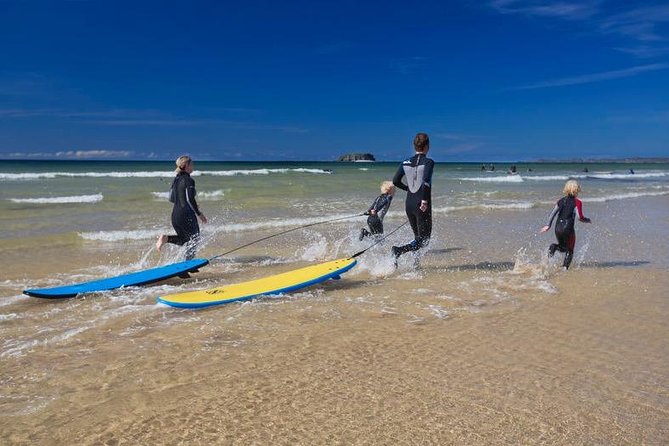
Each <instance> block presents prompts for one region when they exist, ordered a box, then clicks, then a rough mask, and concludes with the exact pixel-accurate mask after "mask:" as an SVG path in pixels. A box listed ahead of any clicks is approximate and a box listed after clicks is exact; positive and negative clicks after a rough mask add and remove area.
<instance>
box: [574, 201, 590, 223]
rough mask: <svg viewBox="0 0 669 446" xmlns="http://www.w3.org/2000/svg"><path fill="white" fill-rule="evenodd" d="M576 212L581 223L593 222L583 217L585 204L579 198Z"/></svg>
mask: <svg viewBox="0 0 669 446" xmlns="http://www.w3.org/2000/svg"><path fill="white" fill-rule="evenodd" d="M576 211H577V212H578V219H579V221H582V222H583V223H590V222H591V221H592V220H590V219H589V218H588V217H586V216H585V215H583V202H582V201H581V200H579V199H578V198H577V199H576Z"/></svg>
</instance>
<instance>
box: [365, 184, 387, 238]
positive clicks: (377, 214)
mask: <svg viewBox="0 0 669 446" xmlns="http://www.w3.org/2000/svg"><path fill="white" fill-rule="evenodd" d="M393 195H395V186H394V185H393V183H392V181H384V182H383V183H381V195H379V196H378V197H376V200H374V203H372V205H371V206H370V207H369V209H367V212H365V214H364V215H369V217H367V225H368V226H369V231H368V230H367V229H366V228H362V229H361V230H360V237H359V239H360V240H362V239H364V238H365V237H368V236H370V235H377V234H383V217H385V216H386V212H388V209H389V208H390V203H391V202H392V201H393Z"/></svg>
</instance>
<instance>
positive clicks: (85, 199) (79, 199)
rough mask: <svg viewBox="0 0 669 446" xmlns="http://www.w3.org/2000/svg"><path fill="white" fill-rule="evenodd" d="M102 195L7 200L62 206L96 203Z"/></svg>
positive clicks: (10, 199) (100, 199)
mask: <svg viewBox="0 0 669 446" xmlns="http://www.w3.org/2000/svg"><path fill="white" fill-rule="evenodd" d="M103 198H104V196H103V195H102V194H93V195H73V196H69V197H43V198H8V200H9V201H11V202H13V203H29V204H62V203H97V202H98V201H102V199H103Z"/></svg>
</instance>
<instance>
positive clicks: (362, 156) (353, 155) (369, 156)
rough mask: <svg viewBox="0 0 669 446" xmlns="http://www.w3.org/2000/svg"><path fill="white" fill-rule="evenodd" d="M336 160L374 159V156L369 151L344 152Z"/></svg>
mask: <svg viewBox="0 0 669 446" xmlns="http://www.w3.org/2000/svg"><path fill="white" fill-rule="evenodd" d="M337 161H376V158H374V155H372V154H371V153H346V154H344V155H342V156H340V157H339V159H338V160H337Z"/></svg>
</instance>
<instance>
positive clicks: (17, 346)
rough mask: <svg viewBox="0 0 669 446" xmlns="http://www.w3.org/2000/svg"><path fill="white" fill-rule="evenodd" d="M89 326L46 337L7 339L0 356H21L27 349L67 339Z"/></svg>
mask: <svg viewBox="0 0 669 446" xmlns="http://www.w3.org/2000/svg"><path fill="white" fill-rule="evenodd" d="M89 328H90V327H87V326H83V327H77V328H73V329H70V330H66V331H64V332H63V333H61V334H58V335H56V336H53V337H51V338H47V339H30V340H27V341H20V340H16V339H12V340H9V341H7V342H5V344H4V345H3V351H2V352H0V358H5V357H17V356H23V354H25V353H26V352H27V351H29V350H32V349H34V348H36V347H45V346H47V345H50V344H58V343H61V342H63V341H66V340H67V339H70V338H72V337H74V336H76V335H78V334H79V333H82V332H84V331H86V330H88V329H89Z"/></svg>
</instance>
